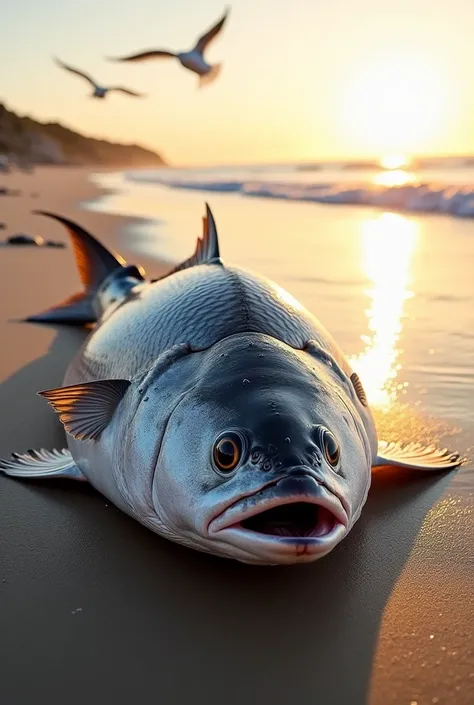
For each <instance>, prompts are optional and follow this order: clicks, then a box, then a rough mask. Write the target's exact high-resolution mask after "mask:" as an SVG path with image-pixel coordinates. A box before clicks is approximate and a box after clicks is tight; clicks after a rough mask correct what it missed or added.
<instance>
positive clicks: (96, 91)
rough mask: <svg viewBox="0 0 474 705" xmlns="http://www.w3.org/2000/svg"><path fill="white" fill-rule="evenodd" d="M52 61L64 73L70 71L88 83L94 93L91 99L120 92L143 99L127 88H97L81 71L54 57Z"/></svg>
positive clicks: (139, 94)
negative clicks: (63, 70)
mask: <svg viewBox="0 0 474 705" xmlns="http://www.w3.org/2000/svg"><path fill="white" fill-rule="evenodd" d="M54 61H55V62H56V64H57V65H58V66H60V67H61V68H62V69H66V71H70V72H71V73H75V74H76V76H81V78H85V79H86V81H88V82H89V83H90V84H91V86H92V87H93V89H94V92H93V93H92V94H91V98H105V96H106V95H107V93H110V91H120V92H121V93H126V94H127V95H132V96H134V97H135V98H143V97H144V94H143V93H135V91H131V90H129V89H128V88H122V86H109V87H107V88H106V87H105V86H99V85H98V84H97V83H96V82H95V81H94V80H93V79H92V78H91V77H90V76H88V75H87V74H86V73H83V72H82V71H78V70H77V69H74V68H72V66H68V65H67V64H65V63H64V62H63V61H61V59H58V58H56V57H54Z"/></svg>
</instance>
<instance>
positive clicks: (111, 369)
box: [65, 265, 337, 384]
mask: <svg viewBox="0 0 474 705" xmlns="http://www.w3.org/2000/svg"><path fill="white" fill-rule="evenodd" d="M322 331H323V333H325V331H324V328H322V326H321V324H320V323H319V322H317V321H316V319H315V318H314V317H313V316H312V315H311V314H310V313H309V312H308V311H307V310H306V309H305V308H303V307H302V306H301V305H300V304H299V303H298V302H297V301H296V300H294V299H293V298H292V297H291V296H289V295H288V294H287V292H285V291H284V290H283V289H281V288H280V287H278V286H277V285H276V284H274V283H273V282H270V281H269V280H267V279H264V278H262V277H259V276H258V275H255V274H253V273H250V272H248V271H245V270H242V269H239V268H237V267H226V266H220V265H200V266H197V267H193V268H191V269H187V270H184V271H181V272H177V273H176V274H173V275H171V276H170V277H168V278H165V279H162V280H160V281H157V282H155V283H153V284H144V285H143V286H141V287H138V288H137V290H136V291H135V292H132V295H131V296H130V298H129V299H128V300H127V301H126V302H124V303H123V304H121V305H120V306H119V307H118V308H117V310H115V311H114V312H111V313H110V315H109V316H108V317H106V325H102V326H101V325H100V324H99V326H98V328H97V330H96V331H94V332H93V333H92V335H91V336H90V337H89V338H88V340H87V341H86V343H85V345H84V347H83V348H82V350H81V351H80V352H79V354H78V356H77V358H76V361H75V364H74V365H72V366H71V369H70V372H69V374H68V377H67V380H65V383H66V384H73V383H76V382H79V381H90V380H93V379H111V378H126V379H131V378H132V377H133V376H134V374H136V372H137V371H138V370H139V369H142V368H143V366H145V365H147V364H150V365H151V364H152V363H153V361H154V360H155V359H156V358H157V357H158V356H159V355H160V354H161V353H162V352H164V351H165V350H167V349H168V348H170V347H172V346H173V345H176V344H179V343H188V344H189V345H190V346H191V348H192V349H194V350H202V349H205V348H208V347H210V346H211V345H213V344H214V343H216V342H217V341H219V340H222V339H223V338H225V337H227V336H229V335H233V334H235V333H239V332H258V333H265V334H267V335H270V336H272V337H274V338H276V339H278V340H280V341H282V342H284V343H287V344H288V345H291V346H292V347H295V348H302V347H303V346H304V345H305V343H306V342H307V341H308V340H309V339H316V340H317V341H318V342H320V343H321V344H322V345H323V347H326V348H328V347H329V348H331V347H332V345H331V343H332V338H331V337H330V336H329V334H327V336H326V335H324V339H322V337H321V333H322ZM334 345H335V344H334ZM335 348H336V349H337V345H335ZM333 352H335V351H334V350H333Z"/></svg>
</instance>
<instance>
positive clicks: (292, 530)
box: [208, 473, 349, 562]
mask: <svg viewBox="0 0 474 705" xmlns="http://www.w3.org/2000/svg"><path fill="white" fill-rule="evenodd" d="M348 523H349V521H348V516H347V513H346V511H345V509H344V507H343V505H342V502H341V501H340V500H339V499H338V498H337V497H336V496H335V495H334V494H333V493H332V492H330V490H328V489H327V488H326V487H325V486H324V485H323V484H322V483H321V482H320V481H318V479H316V478H315V477H314V476H313V475H312V474H310V473H300V474H298V475H293V474H292V475H287V476H285V477H283V478H280V479H279V480H277V481H275V482H274V483H272V484H269V485H267V486H266V487H264V488H263V489H261V490H259V491H257V492H255V493H254V494H251V495H247V496H245V497H243V498H241V499H239V500H237V501H236V502H234V503H233V504H231V505H230V506H228V507H227V508H226V509H224V511H222V512H221V513H220V514H219V515H217V516H216V517H215V518H214V519H212V521H211V522H210V524H209V527H208V531H209V535H211V536H215V538H220V540H223V539H226V540H227V541H229V542H230V543H237V544H239V545H241V546H242V548H244V547H245V549H246V550H250V551H251V552H255V553H257V554H262V553H263V554H267V555H268V554H270V553H276V554H278V555H280V557H281V558H283V557H284V556H283V554H285V553H288V556H289V557H291V556H292V555H294V554H295V553H296V554H297V555H302V554H305V555H306V559H307V560H311V559H312V558H315V557H318V556H319V555H324V554H325V553H328V552H329V551H330V550H331V549H332V548H333V547H334V546H335V545H336V544H337V543H338V542H339V541H340V540H341V539H342V538H343V537H344V536H345V534H346V533H347V530H348ZM278 562H280V561H278ZM281 562H287V561H286V560H282V561H281ZM288 562H291V560H289V561H288Z"/></svg>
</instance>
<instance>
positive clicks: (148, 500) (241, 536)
mask: <svg viewBox="0 0 474 705" xmlns="http://www.w3.org/2000/svg"><path fill="white" fill-rule="evenodd" d="M43 215H49V216H51V217H53V218H55V219H56V220H58V221H60V222H61V223H63V224H64V225H65V227H66V228H67V229H68V231H69V235H70V237H71V239H72V243H73V246H74V250H75V255H76V259H77V263H78V267H79V271H80V274H81V278H82V281H83V283H84V286H85V293H83V294H80V295H75V296H73V297H71V298H70V299H68V300H67V301H65V302H63V303H62V304H61V305H60V306H57V307H55V308H52V309H50V310H48V311H46V312H44V313H42V314H39V315H36V316H32V317H31V318H29V319H28V320H32V321H42V322H54V323H65V324H80V325H83V324H86V323H95V324H96V325H95V327H94V328H93V330H92V332H91V334H90V336H89V337H88V338H87V340H86V341H85V343H84V345H83V347H82V348H81V349H80V351H79V352H78V354H77V355H76V357H75V358H74V360H73V361H72V362H71V364H70V366H69V368H68V370H67V373H66V376H65V379H64V385H65V386H63V387H60V388H58V389H52V390H49V391H44V392H40V394H41V395H42V396H43V397H45V398H46V399H47V400H48V401H49V403H50V404H51V406H52V407H53V409H54V410H55V411H56V412H57V413H58V414H59V418H60V420H61V422H62V423H63V425H64V428H65V430H66V432H67V444H68V449H61V450H53V451H48V450H43V449H42V450H38V451H36V452H35V451H29V452H28V453H18V454H14V455H13V458H12V459H11V460H3V461H0V469H2V470H3V472H4V473H5V474H7V475H11V476H16V477H35V478H38V477H44V478H49V477H68V478H73V479H77V480H88V481H89V482H90V483H91V484H92V485H93V486H94V487H96V488H97V489H98V490H99V491H100V492H101V493H103V494H104V495H105V496H106V497H108V498H109V499H110V500H111V501H112V502H113V503H114V504H115V505H116V506H117V507H119V508H120V509H122V510H123V511H124V512H127V513H128V514H130V515H131V516H132V517H134V518H135V519H137V520H138V521H139V522H141V523H142V524H144V525H145V526H148V527H149V528H150V529H151V530H152V531H155V532H156V533H157V534H160V535H162V536H165V537H166V538H168V539H171V540H172V541H177V542H178V543H181V544H185V545H186V546H190V547H192V548H195V549H198V550H200V551H207V552H209V553H214V554H217V555H219V556H225V557H230V558H235V559H238V560H240V561H244V562H247V563H260V564H280V563H287V564H288V563H303V562H309V561H313V560H315V559H317V558H320V557H321V556H324V555H325V554H327V553H328V552H329V551H331V550H332V549H333V548H334V547H335V546H336V545H337V544H338V543H339V542H340V541H341V540H342V539H343V538H344V537H345V536H347V534H348V533H349V531H350V529H351V527H352V526H353V525H354V522H355V521H356V520H357V518H358V517H359V515H360V513H361V510H362V507H363V506H364V503H365V501H366V498H367V493H368V490H369V487H370V478H371V467H372V466H374V465H396V466H400V467H402V468H405V469H406V468H418V469H423V470H449V469H451V468H454V467H456V466H457V465H459V464H460V459H459V455H458V454H456V453H451V452H448V451H446V450H437V449H435V448H432V447H423V446H421V445H419V444H410V445H408V446H405V447H401V446H399V445H398V444H396V443H389V444H379V443H378V441H377V434H376V430H375V425H374V421H373V418H372V415H371V412H370V409H369V407H368V404H367V399H366V396H365V394H364V390H363V387H362V384H361V382H360V380H359V378H358V377H357V375H356V374H355V373H354V372H353V371H352V369H351V368H350V366H349V364H348V362H347V360H346V359H345V357H344V355H343V353H342V352H341V350H340V349H339V347H338V346H337V344H336V343H335V341H334V340H333V338H332V336H331V335H330V334H329V333H328V332H327V331H326V330H325V328H323V326H322V325H321V324H320V323H319V321H317V320H316V319H315V318H314V317H313V316H312V315H311V314H310V313H309V312H308V311H307V310H306V309H305V308H304V307H303V306H302V305H301V304H299V303H298V302H297V301H296V300H295V299H293V298H292V297H291V296H290V295H289V294H288V293H287V292H286V291H284V290H283V289H281V288H280V287H279V286H277V285H276V284H274V283H272V282H271V281H268V280H267V279H264V278H262V277H260V276H258V275H256V274H252V273H250V272H248V271H245V270H243V269H240V268H238V267H234V266H232V265H227V264H225V263H224V262H223V261H222V260H221V258H220V255H219V247H218V239H217V232H216V226H215V222H214V219H213V217H212V214H211V212H210V210H209V208H208V207H207V214H206V217H205V218H204V219H203V221H204V234H203V237H202V238H201V239H199V240H198V244H197V248H196V251H195V254H194V255H193V256H192V257H191V258H190V259H188V260H186V261H185V262H183V263H182V264H181V265H179V266H178V267H176V268H175V269H173V270H172V271H171V272H170V273H169V274H168V275H167V276H165V277H163V278H161V279H159V280H157V281H146V280H145V278H144V272H143V270H142V269H141V268H139V267H135V266H126V264H125V262H124V260H123V259H122V258H121V257H119V256H117V255H114V254H112V253H111V252H109V251H108V250H106V249H105V248H104V247H103V246H102V245H101V244H100V243H99V242H98V241H97V240H96V239H95V238H93V237H92V236H91V235H90V234H89V233H87V232H86V231H85V230H83V229H82V228H81V227H79V226H78V225H76V224H75V223H73V222H71V221H69V220H66V219H65V218H62V217H60V216H57V215H54V214H52V213H44V212H43ZM379 445H380V447H379Z"/></svg>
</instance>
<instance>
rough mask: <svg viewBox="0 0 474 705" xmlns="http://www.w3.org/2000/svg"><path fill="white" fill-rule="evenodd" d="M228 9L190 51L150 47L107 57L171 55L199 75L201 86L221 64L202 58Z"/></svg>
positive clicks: (134, 58) (138, 58)
mask: <svg viewBox="0 0 474 705" xmlns="http://www.w3.org/2000/svg"><path fill="white" fill-rule="evenodd" d="M229 10H230V8H227V9H226V10H225V12H224V15H223V16H222V18H221V19H220V20H219V22H217V24H215V25H214V27H212V28H211V29H209V30H208V31H207V32H206V33H205V34H203V35H202V37H200V38H199V39H198V41H197V44H196V46H194V47H193V48H192V49H191V51H184V52H180V53H178V54H176V53H173V52H171V51H165V50H161V49H157V50H154V49H150V50H148V51H142V52H140V53H139V54H132V55H131V56H122V57H109V59H110V60H111V61H146V60H147V59H166V58H172V57H173V58H176V59H178V61H179V62H180V63H181V65H182V66H184V68H185V69H189V70H190V71H194V73H197V74H198V76H199V85H200V86H203V85H205V84H207V83H210V82H211V81H212V80H213V79H215V78H216V77H217V75H218V74H219V72H220V69H221V64H208V63H207V61H206V60H205V59H204V52H205V50H206V49H207V47H208V45H209V44H210V43H211V41H212V40H213V39H214V37H217V35H218V34H219V32H220V31H221V29H222V28H223V26H224V23H225V21H226V19H227V16H228V14H229Z"/></svg>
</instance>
